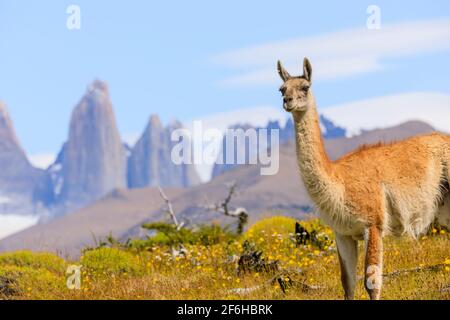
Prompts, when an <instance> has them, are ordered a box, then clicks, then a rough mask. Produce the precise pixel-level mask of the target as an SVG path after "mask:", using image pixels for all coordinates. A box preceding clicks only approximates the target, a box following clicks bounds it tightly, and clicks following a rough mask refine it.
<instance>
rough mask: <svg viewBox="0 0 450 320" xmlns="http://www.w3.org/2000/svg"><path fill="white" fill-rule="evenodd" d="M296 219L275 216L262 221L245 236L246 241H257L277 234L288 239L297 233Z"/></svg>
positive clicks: (254, 225)
mask: <svg viewBox="0 0 450 320" xmlns="http://www.w3.org/2000/svg"><path fill="white" fill-rule="evenodd" d="M295 222H296V221H295V219H294V218H289V217H284V216H275V217H271V218H266V219H262V220H260V221H258V222H256V223H255V224H253V225H252V226H251V227H250V228H249V229H248V230H247V232H246V233H245V234H244V238H245V239H249V240H251V239H255V238H256V239H257V238H260V237H264V236H266V235H271V234H277V235H279V236H281V237H288V236H289V234H292V233H294V231H295Z"/></svg>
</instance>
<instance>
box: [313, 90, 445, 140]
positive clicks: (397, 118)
mask: <svg viewBox="0 0 450 320" xmlns="http://www.w3.org/2000/svg"><path fill="white" fill-rule="evenodd" d="M319 112H320V113H321V114H323V115H324V116H325V117H327V118H329V119H331V120H332V121H333V122H334V123H335V124H337V125H340V126H343V127H345V128H346V129H347V130H348V133H349V135H357V134H359V133H360V132H361V130H362V129H364V130H372V129H377V128H386V127H391V126H395V125H398V124H400V123H403V122H406V121H410V120H420V121H424V122H426V123H428V124H430V125H432V126H433V127H434V128H436V129H438V130H441V131H445V132H450V95H449V94H442V93H435V92H412V93H402V94H396V95H390V96H383V97H376V98H371V99H365V100H360V101H356V102H351V103H345V104H341V105H336V106H331V107H328V108H323V109H320V110H319Z"/></svg>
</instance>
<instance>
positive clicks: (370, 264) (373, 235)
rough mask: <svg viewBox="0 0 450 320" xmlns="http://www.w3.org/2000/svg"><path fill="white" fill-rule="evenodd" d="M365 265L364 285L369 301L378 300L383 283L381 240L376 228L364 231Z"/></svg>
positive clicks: (379, 232)
mask: <svg viewBox="0 0 450 320" xmlns="http://www.w3.org/2000/svg"><path fill="white" fill-rule="evenodd" d="M365 238H366V264H365V277H364V285H365V287H366V290H367V292H368V293H369V296H370V299H372V300H378V299H380V296H381V287H382V283H383V238H382V232H381V230H380V229H379V228H378V227H377V226H371V227H369V228H368V229H367V230H366V235H365Z"/></svg>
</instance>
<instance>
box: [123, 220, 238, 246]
mask: <svg viewBox="0 0 450 320" xmlns="http://www.w3.org/2000/svg"><path fill="white" fill-rule="evenodd" d="M142 227H143V228H145V229H148V230H151V231H154V232H155V234H154V235H153V236H150V237H148V238H147V239H145V240H134V241H131V246H132V247H135V248H144V247H151V246H154V245H168V246H172V245H179V244H202V245H213V244H217V243H220V242H228V241H231V240H233V239H234V238H235V237H236V236H235V235H234V234H233V233H232V232H230V231H229V230H228V229H227V228H223V227H221V226H220V225H217V224H213V225H201V226H199V227H197V228H196V229H194V230H191V229H188V228H181V229H179V230H178V229H177V228H176V227H175V225H173V224H168V223H162V222H155V223H147V224H144V225H143V226H142Z"/></svg>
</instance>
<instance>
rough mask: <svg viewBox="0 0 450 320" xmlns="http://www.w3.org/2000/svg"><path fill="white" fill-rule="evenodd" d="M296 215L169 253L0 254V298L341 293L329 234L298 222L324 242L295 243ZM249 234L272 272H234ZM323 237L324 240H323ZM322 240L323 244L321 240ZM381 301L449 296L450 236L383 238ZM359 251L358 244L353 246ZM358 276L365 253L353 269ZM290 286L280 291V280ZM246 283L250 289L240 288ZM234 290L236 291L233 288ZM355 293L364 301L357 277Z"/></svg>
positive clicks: (164, 249) (314, 223) (163, 247)
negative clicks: (76, 285) (71, 283)
mask: <svg viewBox="0 0 450 320" xmlns="http://www.w3.org/2000/svg"><path fill="white" fill-rule="evenodd" d="M294 225H295V221H294V220H292V219H290V218H285V217H273V218H269V219H265V220H263V221H260V222H258V223H256V224H255V225H253V226H251V227H250V228H249V230H248V231H247V232H246V233H245V234H243V235H242V236H240V237H235V238H234V239H230V238H228V237H227V238H226V241H220V242H219V243H215V242H212V243H211V244H208V243H206V244H205V243H195V244H186V245H185V247H186V249H187V254H186V256H184V257H173V256H172V254H171V252H172V250H171V247H170V246H169V245H167V244H159V245H152V246H150V247H144V248H139V249H138V248H133V247H131V248H126V249H124V248H108V247H102V248H97V249H90V250H86V251H84V252H83V254H82V256H81V257H80V259H79V260H78V261H64V260H63V259H61V258H59V257H57V256H55V255H53V254H50V253H32V252H28V251H19V252H12V253H6V254H1V255H0V297H2V298H4V299H258V300H263V299H342V297H343V290H342V288H341V284H340V273H339V265H338V258H337V254H336V250H335V247H334V243H333V242H332V238H333V235H332V232H331V230H330V229H329V228H327V227H325V226H323V225H322V224H321V223H320V222H319V221H318V220H316V219H314V220H310V221H306V222H303V223H302V225H303V227H304V228H305V229H307V230H308V231H309V232H311V231H313V230H315V231H316V233H317V234H318V235H319V236H320V237H322V238H323V239H329V240H326V241H328V242H327V243H326V245H320V246H318V245H315V244H314V243H308V244H306V245H296V244H295V242H294V241H293V238H294V237H293V234H292V233H293V232H294V229H293V227H294ZM245 240H247V241H248V243H250V244H251V246H252V247H253V248H255V249H256V250H260V251H262V257H263V258H264V259H266V260H265V261H267V262H273V261H275V260H277V261H278V265H279V266H280V270H279V271H277V272H264V270H262V271H259V272H248V273H245V274H240V275H238V273H237V272H236V269H237V267H238V265H237V261H236V257H237V256H239V255H241V254H242V252H243V250H244V248H243V243H244V241H245ZM324 241H325V240H324ZM321 244H323V243H321ZM384 247H385V255H384V262H385V263H384V265H385V266H384V273H385V274H386V276H385V277H384V287H383V294H382V297H383V298H384V299H450V288H449V286H450V236H449V234H448V233H447V232H446V231H444V230H442V231H441V230H440V229H436V230H435V232H434V233H433V232H430V234H429V235H427V236H425V237H422V238H421V239H420V240H411V239H407V238H390V237H387V238H385V240H384ZM359 250H360V252H361V255H362V254H363V251H364V250H363V248H362V243H361V244H360V248H359ZM70 264H75V265H82V269H81V270H82V272H81V289H80V290H69V289H68V288H67V287H66V279H67V278H66V277H67V276H68V275H66V274H65V270H66V267H67V266H68V265H70ZM362 274H363V258H362V256H361V257H360V259H359V266H358V275H359V276H360V277H361V276H362ZM274 279H280V281H281V282H282V283H284V284H288V286H287V287H286V290H285V291H283V290H282V289H281V287H280V283H279V282H278V281H273V280H274ZM244 288H253V290H252V291H251V292H245V290H242V289H244ZM236 289H239V290H236ZM356 298H358V299H367V295H366V293H365V290H364V287H363V281H362V280H361V279H360V280H359V281H358V286H357V291H356Z"/></svg>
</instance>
